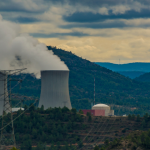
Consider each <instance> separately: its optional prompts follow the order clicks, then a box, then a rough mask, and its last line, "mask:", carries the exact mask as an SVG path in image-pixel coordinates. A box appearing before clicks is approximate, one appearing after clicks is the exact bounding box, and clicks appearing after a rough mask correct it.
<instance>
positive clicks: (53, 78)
mask: <svg viewBox="0 0 150 150" xmlns="http://www.w3.org/2000/svg"><path fill="white" fill-rule="evenodd" d="M68 80H69V70H46V71H41V95H40V101H39V105H38V106H39V107H41V106H42V105H43V106H44V109H47V108H50V107H51V108H54V107H60V108H63V107H64V106H66V107H68V108H69V109H71V108H72V107H71V102H70V96H69V87H68V86H69V85H68Z"/></svg>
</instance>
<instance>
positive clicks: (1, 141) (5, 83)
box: [0, 69, 25, 150]
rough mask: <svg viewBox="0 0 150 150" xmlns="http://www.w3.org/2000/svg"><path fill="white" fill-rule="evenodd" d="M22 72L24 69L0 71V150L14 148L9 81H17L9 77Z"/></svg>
mask: <svg viewBox="0 0 150 150" xmlns="http://www.w3.org/2000/svg"><path fill="white" fill-rule="evenodd" d="M22 70H25V69H18V70H2V71H0V82H1V83H0V90H1V91H0V92H1V95H0V105H1V106H0V107H1V109H0V111H1V112H0V115H2V118H1V120H0V123H1V136H0V150H7V148H10V147H16V141H15V135H14V126H13V113H12V100H11V81H19V80H14V79H11V76H12V75H15V74H18V73H20V72H21V71H22ZM8 88H9V90H8Z"/></svg>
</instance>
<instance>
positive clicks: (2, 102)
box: [0, 72, 11, 116]
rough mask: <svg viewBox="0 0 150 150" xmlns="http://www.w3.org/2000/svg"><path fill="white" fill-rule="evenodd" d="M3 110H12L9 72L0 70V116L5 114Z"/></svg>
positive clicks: (7, 111)
mask: <svg viewBox="0 0 150 150" xmlns="http://www.w3.org/2000/svg"><path fill="white" fill-rule="evenodd" d="M3 112H5V113H9V112H11V107H10V103H9V95H8V90H7V72H0V116H2V115H3Z"/></svg>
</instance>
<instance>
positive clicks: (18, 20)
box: [10, 16, 41, 24]
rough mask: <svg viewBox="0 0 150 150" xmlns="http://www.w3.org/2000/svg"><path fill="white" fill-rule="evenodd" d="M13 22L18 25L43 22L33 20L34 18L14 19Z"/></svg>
mask: <svg viewBox="0 0 150 150" xmlns="http://www.w3.org/2000/svg"><path fill="white" fill-rule="evenodd" d="M10 20H11V21H13V22H16V23H24V24H26V23H35V22H40V21H41V20H39V19H37V18H33V17H21V16H20V17H16V18H12V19H10Z"/></svg>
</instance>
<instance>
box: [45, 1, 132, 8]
mask: <svg viewBox="0 0 150 150" xmlns="http://www.w3.org/2000/svg"><path fill="white" fill-rule="evenodd" d="M45 2H53V3H55V4H56V3H61V4H66V3H68V4H69V5H73V6H74V5H82V6H90V7H101V6H108V5H109V6H110V5H111V6H113V5H118V4H129V3H133V0H45Z"/></svg>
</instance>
